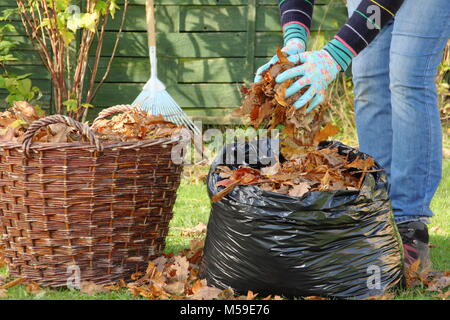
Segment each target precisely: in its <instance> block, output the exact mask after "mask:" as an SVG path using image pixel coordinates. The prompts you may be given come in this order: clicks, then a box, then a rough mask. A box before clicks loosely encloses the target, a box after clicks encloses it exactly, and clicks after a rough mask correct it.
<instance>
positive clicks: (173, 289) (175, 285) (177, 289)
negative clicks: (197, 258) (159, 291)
mask: <svg viewBox="0 0 450 320" xmlns="http://www.w3.org/2000/svg"><path fill="white" fill-rule="evenodd" d="M184 286H185V283H184V281H175V282H172V283H169V284H168V285H166V286H165V287H164V290H166V291H167V292H168V293H170V294H172V295H176V296H181V295H182V294H183V293H184Z"/></svg>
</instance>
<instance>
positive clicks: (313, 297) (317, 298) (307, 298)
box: [305, 296, 330, 300]
mask: <svg viewBox="0 0 450 320" xmlns="http://www.w3.org/2000/svg"><path fill="white" fill-rule="evenodd" d="M305 300H330V298H324V297H319V296H308V297H305Z"/></svg>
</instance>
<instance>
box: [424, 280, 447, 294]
mask: <svg viewBox="0 0 450 320" xmlns="http://www.w3.org/2000/svg"><path fill="white" fill-rule="evenodd" d="M449 286H450V277H441V278H438V279H435V280H433V281H432V282H431V283H430V285H429V286H428V288H427V291H442V290H444V289H447V288H448V287H449Z"/></svg>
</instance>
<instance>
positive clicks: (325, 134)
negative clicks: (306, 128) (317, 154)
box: [313, 123, 339, 143]
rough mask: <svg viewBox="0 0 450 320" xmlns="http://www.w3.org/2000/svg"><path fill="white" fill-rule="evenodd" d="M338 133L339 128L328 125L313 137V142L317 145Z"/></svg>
mask: <svg viewBox="0 0 450 320" xmlns="http://www.w3.org/2000/svg"><path fill="white" fill-rule="evenodd" d="M338 132H339V127H337V126H335V125H332V124H330V123H328V124H326V125H325V127H324V128H323V129H322V130H320V131H319V132H318V133H317V134H316V135H315V136H314V138H313V140H314V142H316V143H319V142H321V141H325V140H327V139H328V138H329V137H332V136H334V135H336V134H337V133H338Z"/></svg>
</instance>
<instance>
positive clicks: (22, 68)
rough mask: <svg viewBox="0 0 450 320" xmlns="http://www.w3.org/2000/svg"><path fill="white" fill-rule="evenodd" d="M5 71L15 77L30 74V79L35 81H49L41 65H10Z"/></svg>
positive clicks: (45, 70)
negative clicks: (15, 75)
mask: <svg viewBox="0 0 450 320" xmlns="http://www.w3.org/2000/svg"><path fill="white" fill-rule="evenodd" d="M6 70H7V71H8V72H10V73H14V74H17V75H22V74H26V73H31V76H30V78H31V79H35V80H50V74H49V72H48V71H47V69H46V68H45V67H44V66H42V65H41V66H36V65H10V66H7V67H6Z"/></svg>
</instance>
